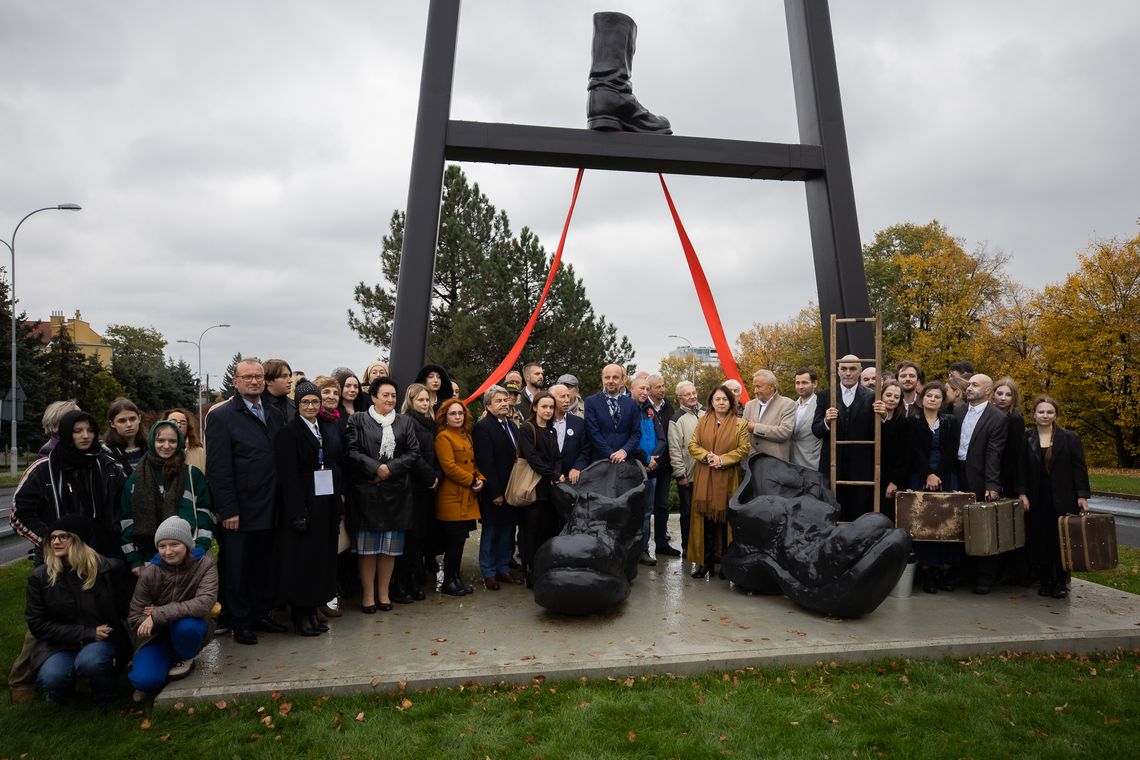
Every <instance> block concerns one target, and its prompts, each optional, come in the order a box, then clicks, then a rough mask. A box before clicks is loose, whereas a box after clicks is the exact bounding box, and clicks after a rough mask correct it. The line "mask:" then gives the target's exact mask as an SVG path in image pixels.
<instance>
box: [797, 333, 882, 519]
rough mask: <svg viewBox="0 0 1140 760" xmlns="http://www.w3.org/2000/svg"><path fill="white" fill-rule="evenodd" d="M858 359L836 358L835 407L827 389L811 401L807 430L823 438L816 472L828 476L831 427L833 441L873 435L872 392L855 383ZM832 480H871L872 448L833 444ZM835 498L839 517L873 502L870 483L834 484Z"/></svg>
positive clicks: (865, 438)
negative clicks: (838, 507)
mask: <svg viewBox="0 0 1140 760" xmlns="http://www.w3.org/2000/svg"><path fill="white" fill-rule="evenodd" d="M861 366H862V365H861V364H860V363H859V358H858V357H856V356H852V355H851V354H848V355H846V356H844V357H843V358H842V359H840V360H839V365H838V371H839V388H837V389H836V406H831V404H830V401H829V399H828V395H827V393H828V392H827V391H821V392H820V394H819V397H818V398H817V400H816V404H815V419H814V420H812V425H811V431H812V433H814V434H815V437H816V438H822V439H823V450H822V451H821V452H820V456H819V471H820V472H821V473H823V474H824V476H825V477H830V476H831V446H830V445H829V441H828V436H830V435H831V429H832V427H833V426H834V428H835V439H836V440H837V441H871V440H874V438H875V413H874V410H873V409H872V408H871V407H872V405H873V404H874V403H875V393H874V391H872V390H870V389H869V388H864V387H863V386H862V385H860V384H859V371H860V369H861ZM835 465H836V467H835V479H836V480H873V479H874V477H875V472H874V465H875V452H874V447H872V446H866V445H851V446H837V447H836V450H835ZM835 498H836V499H838V500H839V504H840V506H841V507H842V508H843V509H842V513H841V514H842V517H841V519H843V520H847V521H850V520H854V519H855V518H856V517H858V516H859V515H862V514H866V513H867V512H870V511H871V509H872V504H873V503H874V502H873V487H872V486H837V487H836V489H835Z"/></svg>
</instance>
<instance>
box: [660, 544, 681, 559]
mask: <svg viewBox="0 0 1140 760" xmlns="http://www.w3.org/2000/svg"><path fill="white" fill-rule="evenodd" d="M656 554H657V556H658V557H680V556H681V550H680V549H674V548H673V547H672V546H669V544H658V546H657V551H656Z"/></svg>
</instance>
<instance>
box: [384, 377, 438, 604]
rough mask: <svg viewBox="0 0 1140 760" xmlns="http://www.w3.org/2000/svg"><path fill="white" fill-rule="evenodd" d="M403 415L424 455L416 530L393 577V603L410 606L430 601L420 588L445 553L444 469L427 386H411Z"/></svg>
mask: <svg viewBox="0 0 1140 760" xmlns="http://www.w3.org/2000/svg"><path fill="white" fill-rule="evenodd" d="M400 413H401V414H403V415H404V416H406V417H407V418H408V419H409V420H411V421H412V429H413V430H414V431H415V433H416V440H417V441H418V442H419V445H420V456H419V459H417V460H416V465H415V468H414V469H413V470H412V504H413V507H412V512H413V515H412V527H411V528H410V529H409V530H408V533H407V540H406V541H405V542H404V553H403V554H401V555H400V556H399V557H398V558H397V559H396V572H395V575H394V576H393V578H392V592H391V594H392V600H393V601H396V602H405V603H406V602H412V601H416V602H420V601H423V600H424V599H425V598H426V595H425V594H424V592H423V590H422V589H421V588H420V587H421V586H423V585H424V584H425V583H427V579H428V575H429V574H430V575H431V577H432V580H433V581H434V580H435V574H436V573H437V572H438V571H439V563H438V562H437V561H436V556H437V555H439V554H442V553H443V543H442V541H441V539H440V538H439V535H438V534H439V531H438V530H437V527H436V523H435V489H436V487H437V486H438V485H439V478H440V470H439V465H438V464H437V463H436V461H435V418H433V417H432V414H431V397H430V396H429V394H428V389H427V387H426V386H423V385H420V384H419V383H412V384H411V385H409V386H408V390H407V392H406V393H405V394H404V404H403V406H401V407H400Z"/></svg>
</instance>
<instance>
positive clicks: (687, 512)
mask: <svg viewBox="0 0 1140 760" xmlns="http://www.w3.org/2000/svg"><path fill="white" fill-rule="evenodd" d="M677 498H678V499H679V500H680V502H681V553H682V555H683V556H688V550H689V518H690V516H691V515H692V510H693V482H692V481H689V485H687V486H683V485H681V484H680V483H678V484H677Z"/></svg>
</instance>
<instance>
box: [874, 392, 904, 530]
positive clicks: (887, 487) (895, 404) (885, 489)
mask: <svg viewBox="0 0 1140 760" xmlns="http://www.w3.org/2000/svg"><path fill="white" fill-rule="evenodd" d="M875 413H876V414H878V415H879V424H880V425H882V438H881V440H880V446H881V450H880V452H879V463H880V466H879V489H880V490H879V511H880V512H882V513H883V514H885V515H886V516H887V517H889V518H891V520H894V519H895V494H896V493H897V492H898V490H899V489H900V488H905V487H906V485H907V480H908V473H907V470H908V464H909V461H908V459H909V453H908V451H907V443H908V442H907V436H908V434H909V431H908V429H907V423H906V413H905V411H904V409H903V406H902V386H901V385H899V382H898V380H884V381H883V385H882V390H881V391H880V400H879V401H878V402H876V404H875Z"/></svg>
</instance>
